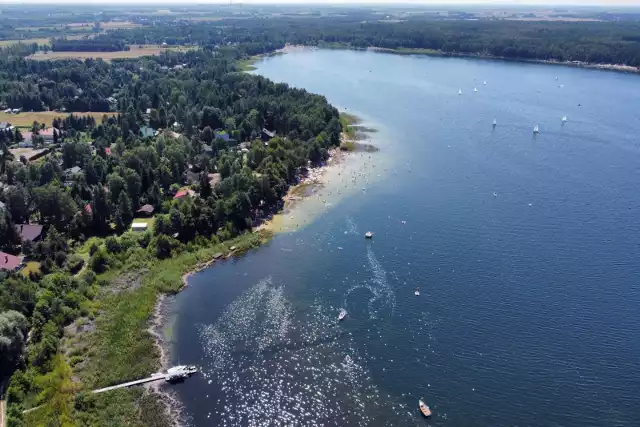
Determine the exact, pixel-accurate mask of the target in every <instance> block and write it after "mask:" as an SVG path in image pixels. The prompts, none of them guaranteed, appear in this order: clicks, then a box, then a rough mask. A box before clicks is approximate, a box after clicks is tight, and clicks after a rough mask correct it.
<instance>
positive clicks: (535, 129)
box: [533, 125, 540, 133]
mask: <svg viewBox="0 0 640 427" xmlns="http://www.w3.org/2000/svg"><path fill="white" fill-rule="evenodd" d="M539 132H540V128H539V127H538V125H536V126H535V127H534V128H533V133H539Z"/></svg>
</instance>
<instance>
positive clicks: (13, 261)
mask: <svg viewBox="0 0 640 427" xmlns="http://www.w3.org/2000/svg"><path fill="white" fill-rule="evenodd" d="M20 267H22V257H19V256H15V255H11V254H8V253H5V252H0V270H6V271H15V270H18V269H19V268H20Z"/></svg>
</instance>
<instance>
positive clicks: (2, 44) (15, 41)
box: [0, 38, 51, 47]
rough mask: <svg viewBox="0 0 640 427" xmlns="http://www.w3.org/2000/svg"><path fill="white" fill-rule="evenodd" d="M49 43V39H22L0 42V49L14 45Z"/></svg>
mask: <svg viewBox="0 0 640 427" xmlns="http://www.w3.org/2000/svg"><path fill="white" fill-rule="evenodd" d="M50 41H51V39H50V38H39V39H23V40H0V47H7V46H12V45H14V44H18V43H22V44H33V43H38V44H49V42H50Z"/></svg>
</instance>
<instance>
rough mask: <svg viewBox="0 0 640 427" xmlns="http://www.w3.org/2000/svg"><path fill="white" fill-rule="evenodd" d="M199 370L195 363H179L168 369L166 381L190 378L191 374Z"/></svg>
mask: <svg viewBox="0 0 640 427" xmlns="http://www.w3.org/2000/svg"><path fill="white" fill-rule="evenodd" d="M196 372H198V368H196V367H195V366H193V365H179V366H174V367H173V368H169V369H167V373H166V374H165V376H164V379H165V381H167V382H175V381H182V380H184V379H186V378H189V377H190V376H191V375H193V374H195V373H196Z"/></svg>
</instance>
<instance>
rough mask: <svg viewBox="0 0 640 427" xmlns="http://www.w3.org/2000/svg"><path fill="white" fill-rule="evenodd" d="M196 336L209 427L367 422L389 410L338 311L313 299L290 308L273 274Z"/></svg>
mask: <svg viewBox="0 0 640 427" xmlns="http://www.w3.org/2000/svg"><path fill="white" fill-rule="evenodd" d="M199 338H200V342H201V344H202V347H203V350H204V353H205V356H206V357H205V358H204V360H203V364H202V365H203V366H202V374H203V376H204V377H205V379H206V380H208V382H209V387H211V393H210V394H211V395H213V396H216V398H217V401H216V402H212V405H211V408H212V410H211V413H210V414H209V417H210V418H211V421H212V422H213V423H214V425H220V426H228V427H236V426H251V427H253V426H274V425H287V426H371V425H374V424H375V422H374V421H375V417H376V415H375V414H377V413H387V414H388V413H389V411H390V408H386V406H387V403H386V402H385V401H384V400H383V399H381V397H380V395H379V392H378V390H377V388H376V387H375V385H374V384H373V382H372V379H371V376H370V373H369V371H368V369H367V368H366V363H365V361H364V358H363V357H362V356H361V355H360V354H359V352H358V351H357V350H356V346H355V343H354V341H353V338H352V337H351V335H350V334H345V333H344V331H343V330H342V328H341V326H340V324H339V323H338V322H337V319H336V318H335V312H334V311H333V310H331V311H330V310H328V309H327V307H326V306H324V305H323V304H322V303H319V302H316V303H315V304H314V305H312V306H311V307H309V306H307V309H306V310H303V312H300V313H298V312H295V313H294V312H293V310H292V308H291V304H290V302H289V301H288V300H287V298H286V297H285V293H284V289H283V288H282V287H281V286H275V285H274V284H273V283H272V280H271V279H265V280H262V281H260V282H259V283H257V284H256V285H254V286H253V287H252V288H251V289H249V290H248V291H247V292H245V293H244V294H243V295H241V296H240V297H239V298H237V299H236V300H235V301H234V302H233V303H232V304H230V305H229V307H228V308H227V309H226V310H225V312H224V313H223V314H222V315H221V316H220V318H219V319H218V320H217V321H216V323H215V324H211V325H203V326H201V327H200V328H199ZM392 410H393V409H391V411H392Z"/></svg>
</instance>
